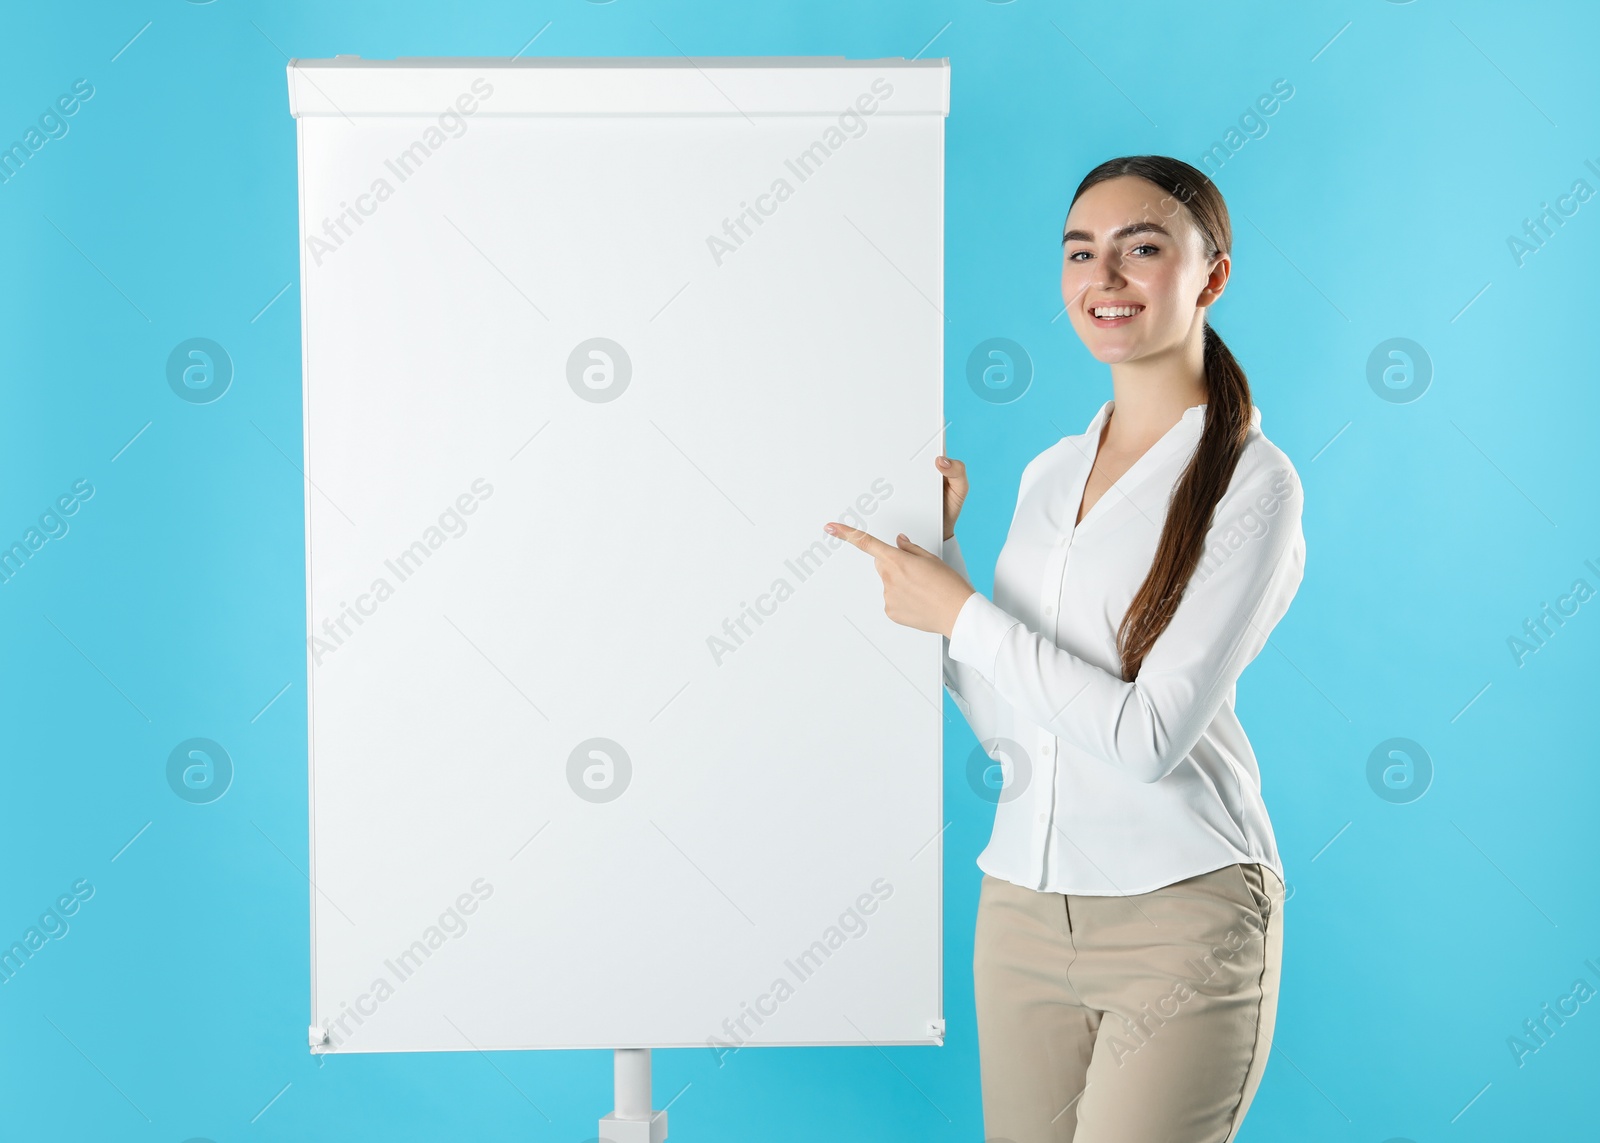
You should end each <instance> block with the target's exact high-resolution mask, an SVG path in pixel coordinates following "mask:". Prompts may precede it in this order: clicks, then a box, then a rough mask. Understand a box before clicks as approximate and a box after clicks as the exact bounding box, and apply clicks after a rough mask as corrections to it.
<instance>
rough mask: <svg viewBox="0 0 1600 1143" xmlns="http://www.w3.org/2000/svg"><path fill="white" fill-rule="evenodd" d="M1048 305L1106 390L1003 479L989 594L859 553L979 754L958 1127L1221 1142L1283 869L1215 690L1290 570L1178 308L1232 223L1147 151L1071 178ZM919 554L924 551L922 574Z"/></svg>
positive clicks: (1268, 490)
mask: <svg viewBox="0 0 1600 1143" xmlns="http://www.w3.org/2000/svg"><path fill="white" fill-rule="evenodd" d="M1062 242H1063V247H1064V252H1063V260H1062V272H1061V293H1062V297H1063V299H1064V300H1065V301H1066V305H1067V312H1068V313H1069V314H1070V315H1071V319H1072V326H1073V329H1074V330H1076V331H1077V333H1078V336H1079V337H1080V338H1082V339H1083V342H1084V344H1085V345H1086V346H1087V347H1088V348H1089V351H1090V352H1091V353H1093V354H1094V356H1095V357H1096V358H1097V359H1098V360H1100V361H1104V362H1106V363H1107V364H1109V365H1110V366H1111V384H1112V391H1113V399H1112V400H1109V401H1107V402H1106V403H1105V404H1104V405H1102V406H1101V408H1100V411H1099V412H1098V413H1096V414H1095V416H1094V418H1093V420H1091V421H1090V422H1089V427H1088V429H1087V430H1086V431H1085V432H1084V433H1083V434H1082V435H1080V436H1072V437H1066V438H1064V439H1062V440H1060V441H1058V442H1057V443H1055V444H1054V445H1052V446H1050V447H1049V448H1047V449H1045V450H1044V452H1042V453H1040V454H1039V455H1038V456H1037V457H1035V458H1034V459H1033V460H1032V461H1031V462H1030V463H1029V464H1028V466H1027V467H1026V468H1025V469H1024V470H1023V473H1022V479H1021V485H1020V487H1019V489H1018V492H1017V506H1016V512H1015V515H1014V516H1013V518H1012V522H1011V529H1010V533H1009V535H1008V536H1007V539H1006V543H1005V546H1004V547H1003V548H1002V550H1001V552H1000V558H999V561H998V563H997V564H996V566H995V574H994V585H995V586H994V600H993V601H990V600H989V599H986V598H985V597H984V596H983V595H981V594H979V593H977V592H975V591H974V590H973V589H972V586H971V585H970V584H969V583H968V582H967V579H966V569H965V567H964V565H963V563H962V559H961V550H960V547H959V545H958V544H957V543H956V540H955V521H956V517H957V516H958V515H959V514H960V511H961V505H962V503H963V502H964V501H965V499H966V495H967V488H968V484H967V476H966V469H965V466H964V465H963V464H962V463H961V462H960V461H956V460H950V459H948V458H946V457H939V458H937V464H938V466H939V468H940V469H941V471H942V472H943V473H944V474H945V530H944V536H945V544H944V556H945V559H944V560H941V559H940V558H939V557H937V556H935V555H933V553H931V552H928V551H926V550H925V549H923V548H921V547H918V546H917V545H916V544H914V543H912V542H911V541H910V540H909V539H907V538H906V537H905V536H904V535H901V536H900V537H899V542H898V545H897V546H893V547H891V546H890V545H888V544H886V543H883V542H882V541H880V540H877V539H876V538H874V537H872V536H871V535H869V534H867V533H865V532H860V531H857V530H855V529H852V528H849V527H847V526H845V525H842V524H837V523H835V524H830V525H828V529H827V530H828V531H829V532H831V533H833V534H835V535H839V536H843V537H845V538H847V539H849V540H850V541H851V542H852V543H854V544H856V546H857V547H860V548H861V549H862V550H864V551H866V552H868V553H869V554H871V555H872V556H873V557H874V560H875V563H876V567H877V570H878V572H879V574H880V575H881V576H882V579H883V587H884V605H885V611H886V612H887V614H888V616H889V618H891V619H893V620H895V621H896V622H898V623H902V624H905V625H907V626H911V627H915V628H918V629H920V630H924V631H937V632H939V633H941V634H943V635H944V636H945V637H946V639H947V640H948V642H947V643H946V644H945V668H944V671H945V682H946V684H947V686H948V687H949V689H950V691H951V694H952V696H953V698H954V699H955V702H956V705H957V707H958V708H959V709H960V710H961V712H962V714H963V715H965V716H966V718H967V720H968V722H970V723H971V724H972V728H973V731H974V732H975V733H976V735H977V737H978V739H979V741H980V742H981V743H982V745H983V748H984V749H985V751H986V752H987V753H988V754H989V755H990V756H991V757H992V758H994V759H995V760H996V761H999V762H1001V763H1002V768H1003V772H1004V774H1005V777H1006V781H1005V783H1004V786H1003V787H1002V788H1001V789H1000V790H999V791H998V792H997V795H996V806H995V822H994V832H993V835H992V837H991V839H990V842H989V845H988V847H987V848H985V849H984V851H983V853H982V854H980V855H979V857H978V865H979V867H980V868H981V869H982V870H983V881H982V888H981V890H980V893H979V903H978V917H977V931H976V935H975V947H974V953H973V977H974V991H975V996H976V1003H977V1017H978V1047H979V1054H980V1058H981V1071H982V1090H983V1111H984V1127H985V1131H986V1133H987V1134H988V1136H989V1137H990V1138H991V1139H995V1140H1000V1139H1004V1140H1008V1141H1010V1143H1067V1141H1069V1140H1070V1141H1074V1143H1202V1141H1205V1143H1212V1141H1216V1143H1223V1141H1226V1140H1232V1139H1233V1138H1234V1136H1235V1134H1236V1133H1237V1131H1238V1129H1239V1125H1240V1123H1241V1122H1242V1120H1243V1118H1244V1114H1245V1111H1246V1109H1247V1108H1248V1107H1249V1105H1250V1101H1251V1098H1252V1097H1253V1096H1254V1094H1255V1091H1256V1087H1257V1085H1258V1084H1259V1083H1260V1080H1261V1074H1262V1071H1263V1070H1264V1069H1265V1067H1266V1064H1267V1056H1268V1053H1269V1051H1270V1049H1271V1042H1272V1027H1273V1020H1274V1016H1275V1014H1276V1011H1277V998H1278V977H1279V966H1280V962H1281V956H1282V939H1283V932H1282V916H1281V911H1282V906H1283V899H1284V886H1283V867H1282V864H1281V862H1280V860H1279V857H1278V850H1277V845H1276V842H1275V841H1274V838H1273V832H1272V825H1271V822H1270V821H1269V820H1268V816H1267V810H1266V806H1265V804H1264V803H1263V801H1262V797H1261V788H1260V787H1261V778H1260V772H1259V770H1258V769H1257V766H1256V760H1255V756H1254V754H1253V752H1252V750H1251V748H1250V742H1249V739H1248V738H1247V737H1246V736H1245V734H1244V731H1243V730H1242V729H1241V727H1240V725H1239V720H1238V718H1237V717H1236V716H1235V714H1234V691H1235V682H1236V680H1237V679H1238V677H1239V675H1240V673H1241V672H1242V671H1243V670H1244V668H1245V666H1246V665H1247V664H1249V662H1250V661H1251V660H1252V659H1254V658H1255V656H1256V654H1257V652H1259V651H1260V650H1261V648H1262V647H1263V646H1264V645H1265V643H1266V640H1267V636H1268V634H1269V633H1270V632H1271V631H1272V628H1273V627H1274V626H1275V625H1276V624H1277V622H1278V620H1280V619H1281V618H1282V617H1283V615H1284V613H1285V612H1286V611H1287V610H1288V607H1289V603H1290V601H1291V600H1292V599H1293V597H1294V594H1295V591H1296V590H1297V589H1298V587H1299V585H1300V580H1301V575H1302V572H1303V569H1304V566H1305V541H1304V539H1303V537H1302V535H1301V529H1300V515H1301V505H1302V491H1301V487H1300V481H1299V477H1298V475H1297V474H1296V472H1295V470H1294V466H1293V465H1291V464H1290V463H1289V460H1288V458H1287V457H1286V456H1285V455H1284V454H1283V453H1282V452H1281V451H1279V449H1278V448H1277V447H1276V446H1275V445H1273V444H1272V443H1271V442H1270V441H1268V440H1267V438H1266V437H1265V436H1263V435H1262V433H1261V429H1260V423H1261V414H1260V410H1258V409H1256V408H1255V407H1254V406H1253V405H1252V404H1251V398H1250V388H1249V385H1248V384H1247V382H1246V380H1245V375H1244V372H1243V370H1241V369H1240V368H1239V365H1238V363H1237V362H1236V361H1235V360H1234V358H1233V355H1232V354H1231V353H1230V352H1229V351H1228V348H1227V347H1226V346H1225V345H1224V344H1223V343H1222V339H1221V338H1219V337H1218V336H1217V335H1216V334H1215V333H1214V332H1213V331H1212V330H1211V328H1210V326H1209V325H1208V324H1207V322H1206V312H1207V308H1208V307H1209V306H1211V305H1212V304H1213V303H1214V302H1215V301H1216V300H1217V299H1218V298H1219V297H1221V296H1222V291H1223V289H1224V287H1225V286H1226V284H1227V280H1228V273H1229V269H1230V266H1231V259H1230V255H1229V249H1230V247H1231V245H1232V231H1231V227H1230V224H1229V220H1228V214H1227V208H1226V207H1225V206H1224V204H1223V201H1222V197H1221V195H1220V194H1219V193H1218V191H1217V189H1216V187H1215V186H1214V185H1213V184H1212V183H1211V181H1210V180H1209V179H1208V178H1207V177H1206V176H1205V175H1204V174H1202V173H1201V172H1200V171H1198V170H1196V169H1195V168H1194V167H1191V166H1190V165H1188V164H1187V163H1183V162H1180V161H1178V160H1176V159H1170V158H1165V157H1161V156H1135V157H1131V158H1121V159H1113V160H1111V161H1110V162H1107V163H1103V164H1101V165H1100V166H1098V167H1096V168H1095V169H1094V170H1093V171H1091V172H1089V174H1088V176H1087V177H1085V178H1084V180H1083V182H1082V184H1081V185H1080V186H1079V187H1078V190H1077V193H1076V194H1075V195H1074V196H1073V200H1072V204H1071V207H1070V209H1069V212H1068V214H1067V220H1066V229H1065V233H1064V235H1063V239H1062ZM946 561H948V563H947V562H946Z"/></svg>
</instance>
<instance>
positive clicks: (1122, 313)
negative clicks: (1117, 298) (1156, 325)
mask: <svg viewBox="0 0 1600 1143" xmlns="http://www.w3.org/2000/svg"><path fill="white" fill-rule="evenodd" d="M1142 309H1144V307H1143V306H1101V307H1099V308H1098V309H1095V310H1091V311H1090V312H1091V313H1093V314H1094V316H1095V317H1097V318H1119V317H1132V316H1133V315H1134V314H1136V313H1138V312H1139V311H1140V310H1142Z"/></svg>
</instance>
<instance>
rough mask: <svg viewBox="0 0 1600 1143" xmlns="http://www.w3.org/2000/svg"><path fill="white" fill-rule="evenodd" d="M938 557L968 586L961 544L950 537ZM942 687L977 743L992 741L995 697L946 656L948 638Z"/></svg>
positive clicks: (976, 676)
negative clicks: (969, 727)
mask: <svg viewBox="0 0 1600 1143" xmlns="http://www.w3.org/2000/svg"><path fill="white" fill-rule="evenodd" d="M940 556H941V558H942V559H943V560H944V562H945V563H947V564H949V565H950V566H951V567H953V568H955V570H956V571H958V572H960V573H961V577H962V578H963V579H965V580H967V582H969V583H970V582H971V581H972V577H971V576H970V575H968V574H967V564H966V561H965V560H964V559H963V558H962V556H961V545H960V544H959V543H957V541H956V539H955V538H954V537H951V538H950V539H948V540H946V541H945V542H944V548H943V551H942V552H941V553H940ZM974 598H982V597H981V596H976V597H974ZM944 685H945V688H946V689H947V690H949V692H950V697H951V698H952V699H954V700H955V704H956V709H957V710H959V711H960V712H961V714H962V717H964V718H965V719H966V720H967V723H968V725H970V726H971V727H972V733H973V734H974V735H976V736H977V738H978V741H979V742H985V741H987V740H989V739H991V738H993V737H994V736H995V734H996V731H997V728H998V725H999V724H998V717H997V711H996V704H997V701H998V696H997V695H996V694H995V690H994V686H993V685H992V684H991V683H990V682H989V680H988V679H986V678H984V677H983V676H982V675H981V674H979V673H978V671H977V670H976V669H975V668H973V667H971V666H969V665H967V664H966V663H962V662H959V661H957V660H955V659H952V658H951V657H950V640H949V639H945V640H944Z"/></svg>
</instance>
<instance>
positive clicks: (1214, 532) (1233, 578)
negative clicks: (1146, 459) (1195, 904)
mask: <svg viewBox="0 0 1600 1143" xmlns="http://www.w3.org/2000/svg"><path fill="white" fill-rule="evenodd" d="M1272 478H1276V480H1275V481H1273V480H1272ZM1303 502H1304V494H1303V490H1302V488H1301V486H1300V483H1299V480H1298V479H1297V478H1296V477H1294V476H1293V474H1292V472H1287V473H1286V472H1284V471H1283V470H1278V471H1276V472H1266V473H1265V474H1263V475H1258V476H1256V477H1255V478H1253V479H1252V480H1251V481H1249V482H1248V484H1247V485H1246V486H1244V487H1238V488H1234V487H1230V489H1229V491H1228V493H1227V494H1226V495H1225V496H1224V497H1223V500H1222V501H1221V502H1220V503H1219V504H1218V507H1217V511H1216V513H1215V515H1214V517H1213V519H1214V521H1215V522H1214V523H1213V525H1212V527H1211V528H1210V529H1209V530H1208V532H1207V535H1206V543H1205V549H1204V550H1205V553H1206V555H1205V556H1204V557H1203V558H1202V562H1201V565H1200V566H1199V567H1198V568H1196V570H1195V573H1194V575H1193V576H1192V577H1191V578H1190V581H1189V584H1188V586H1187V588H1186V590H1185V592H1184V594H1183V597H1182V599H1181V600H1180V601H1179V604H1178V607H1177V610H1176V611H1175V612H1174V614H1173V618H1172V622H1171V623H1170V624H1169V625H1168V627H1167V629H1166V630H1165V631H1164V632H1163V633H1162V634H1161V635H1160V637H1159V638H1157V639H1156V641H1155V643H1154V645H1153V646H1152V647H1151V648H1150V651H1149V653H1148V654H1147V655H1146V656H1145V660H1144V663H1143V665H1142V667H1141V669H1140V672H1139V677H1138V678H1137V679H1135V680H1134V681H1133V682H1125V681H1123V679H1122V678H1121V676H1120V675H1118V674H1113V673H1111V672H1109V671H1106V670H1104V669H1103V668H1101V667H1099V666H1097V665H1095V664H1092V663H1089V662H1087V661H1085V660H1083V659H1081V658H1079V657H1077V656H1075V655H1073V654H1071V653H1069V652H1067V651H1065V650H1062V649H1061V648H1060V647H1058V646H1056V645H1055V644H1054V643H1053V642H1052V641H1051V640H1050V639H1048V638H1046V637H1044V636H1043V635H1040V634H1039V633H1038V632H1035V631H1031V630H1029V629H1028V627H1027V626H1026V624H1024V623H1023V622H1022V621H1021V620H1019V619H1017V618H1016V617H1014V616H1012V615H1010V614H1008V613H1007V612H1006V611H1004V610H1003V609H1001V608H1000V607H998V606H997V605H996V604H995V603H994V602H993V601H991V600H990V599H988V598H986V597H985V596H983V595H982V594H981V593H980V594H977V595H973V596H972V597H971V598H969V599H968V600H967V602H966V603H965V604H964V605H963V606H962V609H961V612H960V614H959V615H958V616H957V617H956V622H955V626H954V628H953V629H952V631H951V637H950V639H949V641H948V648H947V656H948V659H949V660H954V662H955V663H957V664H960V665H964V666H966V667H968V668H970V669H972V670H973V671H975V672H976V673H977V674H978V675H979V676H980V677H981V678H982V679H983V680H985V681H987V682H988V683H990V684H992V686H993V688H994V691H995V692H996V693H997V694H998V695H999V697H1000V698H1001V699H1002V700H1004V701H1006V702H1009V703H1010V704H1011V705H1012V706H1013V707H1014V708H1015V710H1016V711H1017V712H1018V714H1020V715H1021V716H1022V717H1025V718H1027V719H1028V720H1030V721H1032V722H1034V723H1036V724H1037V725H1039V726H1041V727H1043V728H1045V729H1046V730H1048V731H1050V732H1051V733H1053V734H1055V735H1056V736H1057V737H1059V738H1061V739H1063V740H1064V741H1066V742H1069V743H1072V744H1073V745H1075V746H1077V747H1079V748H1081V749H1083V750H1085V751H1087V752H1088V753H1090V754H1092V755H1094V756H1096V757H1098V758H1100V759H1103V760H1104V761H1105V762H1107V763H1109V764H1110V765H1112V766H1115V767H1117V768H1118V769H1120V770H1122V771H1123V772H1125V773H1127V774H1128V775H1130V776H1132V777H1134V778H1136V779H1138V780H1139V781H1142V782H1157V781H1160V780H1161V779H1162V778H1163V777H1165V776H1166V775H1167V774H1168V773H1170V772H1171V771H1172V770H1173V769H1174V768H1176V767H1177V766H1178V764H1179V763H1180V762H1182V761H1183V760H1184V758H1186V757H1187V756H1188V755H1189V752H1190V751H1191V750H1193V749H1194V747H1195V744H1196V743H1197V742H1198V741H1199V739H1200V736H1201V735H1202V734H1203V733H1204V732H1205V729H1206V727H1207V726H1208V725H1209V724H1210V722H1211V720H1212V719H1213V718H1214V717H1215V715H1216V713H1217V711H1218V709H1219V708H1220V706H1221V704H1222V703H1223V701H1224V700H1225V698H1226V696H1227V695H1228V693H1229V691H1230V689H1231V688H1232V687H1233V685H1234V683H1235V682H1236V681H1237V680H1238V678H1239V676H1240V674H1242V673H1243V671H1244V668H1245V667H1246V666H1247V665H1248V664H1249V663H1250V661H1251V660H1252V659H1254V658H1255V656H1256V655H1257V653H1259V652H1260V650H1261V648H1262V647H1263V646H1265V644H1266V640H1267V635H1268V634H1269V633H1270V632H1271V630H1272V628H1273V627H1274V626H1275V625H1276V624H1277V622H1278V620H1279V619H1281V618H1282V617H1283V615H1284V613H1285V612H1286V611H1287V610H1288V607H1289V603H1290V601H1291V600H1292V599H1293V598H1294V594H1295V591H1296V589H1297V588H1298V587H1299V585H1300V580H1301V577H1302V575H1303V572H1304V567H1305V541H1304V538H1303V535H1302V532H1301V527H1300V517H1301V509H1302V506H1303ZM1062 604H1063V606H1066V607H1071V606H1072V601H1071V600H1070V599H1066V600H1063V601H1062ZM957 670H958V673H957V674H956V678H957V679H958V680H959V681H960V685H961V687H962V689H963V690H964V691H967V692H971V693H980V692H978V690H977V688H976V687H975V686H974V685H973V684H972V683H971V681H970V676H969V675H966V674H965V673H961V672H960V671H959V667H958V669H957ZM949 674H950V668H948V667H947V669H946V675H947V678H948V677H949Z"/></svg>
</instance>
